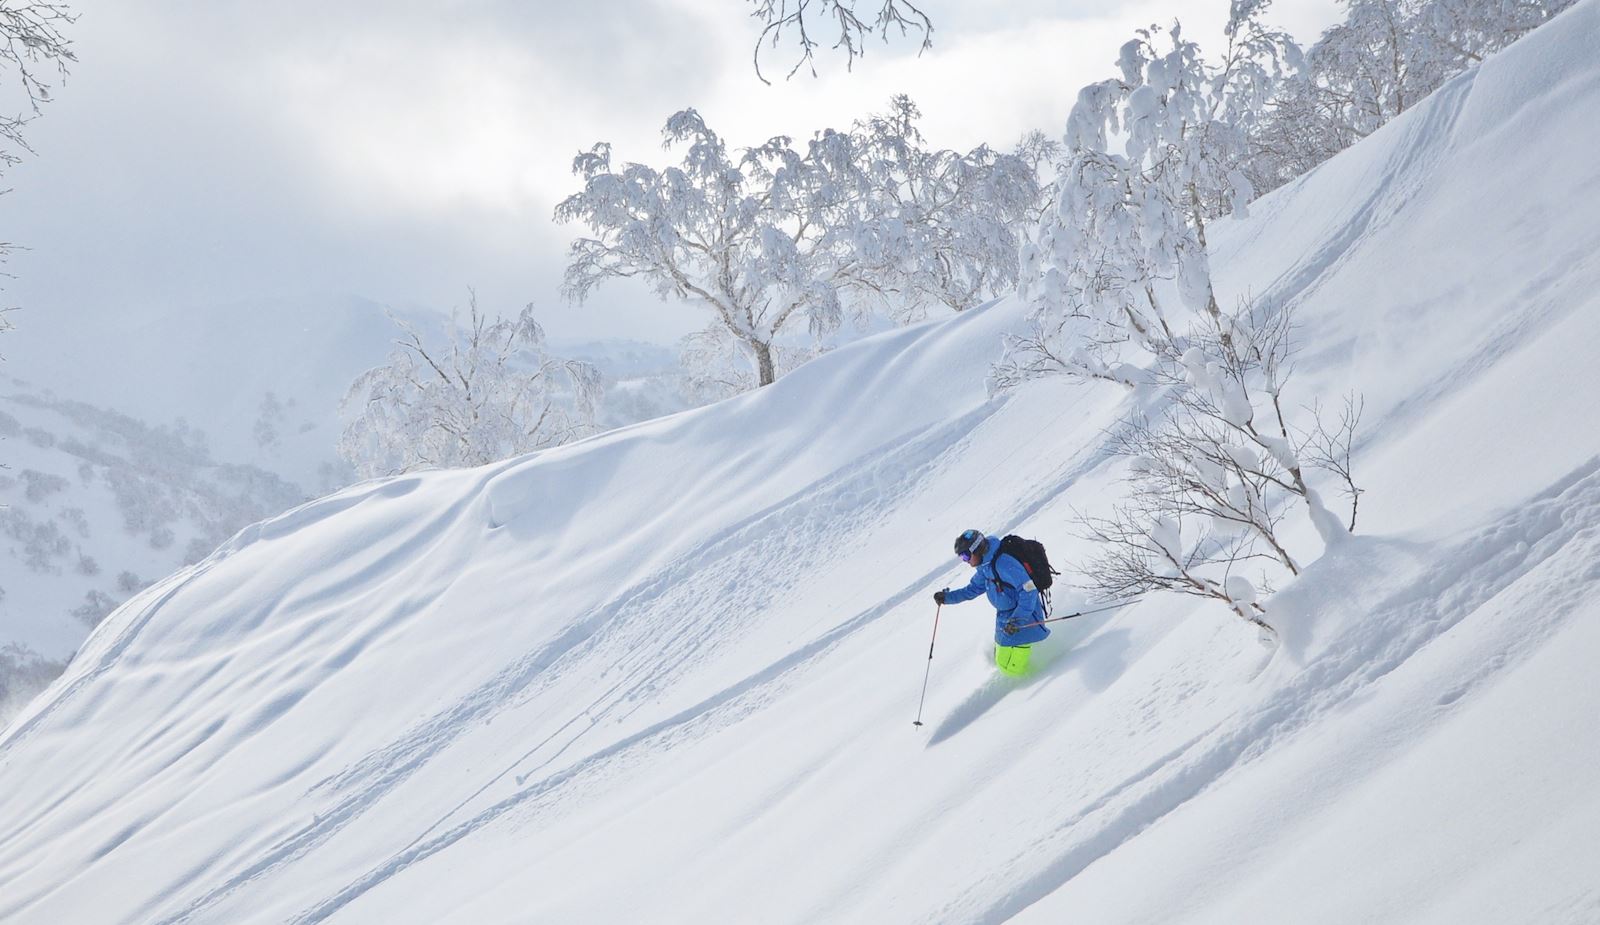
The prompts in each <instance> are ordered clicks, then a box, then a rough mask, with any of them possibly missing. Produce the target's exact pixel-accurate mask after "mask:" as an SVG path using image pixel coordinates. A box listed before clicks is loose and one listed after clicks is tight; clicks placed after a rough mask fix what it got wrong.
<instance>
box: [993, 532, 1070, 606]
mask: <svg viewBox="0 0 1600 925" xmlns="http://www.w3.org/2000/svg"><path fill="white" fill-rule="evenodd" d="M1001 556H1010V557H1011V558H1013V559H1015V560H1017V561H1018V562H1020V563H1022V567H1023V568H1024V569H1026V570H1027V572H1028V577H1029V578H1032V579H1033V586H1034V587H1035V588H1038V589H1039V591H1040V593H1041V594H1042V593H1043V592H1045V591H1049V590H1050V586H1051V585H1052V584H1054V583H1055V576H1057V575H1059V574H1061V573H1060V572H1058V571H1056V570H1055V569H1053V568H1051V567H1050V558H1049V557H1048V556H1046V555H1045V554H1044V544H1043V543H1041V542H1039V541H1038V540H1025V539H1023V538H1022V537H1020V536H1015V535H1010V536H1007V537H1006V538H1005V539H1003V540H1001V541H1000V551H999V552H998V553H996V554H995V557H994V559H993V560H991V561H990V564H989V567H990V568H992V569H994V583H995V584H997V585H999V586H1001V587H1002V588H1003V587H1005V582H1003V581H1001V580H1000V557H1001ZM1046 600H1048V597H1047V598H1046Z"/></svg>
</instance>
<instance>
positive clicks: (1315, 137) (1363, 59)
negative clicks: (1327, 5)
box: [1245, 0, 1575, 192]
mask: <svg viewBox="0 0 1600 925" xmlns="http://www.w3.org/2000/svg"><path fill="white" fill-rule="evenodd" d="M1573 2H1575V0H1343V5H1344V7H1345V17H1344V19H1343V21H1341V22H1339V23H1337V24H1336V25H1334V26H1333V27H1331V28H1329V29H1328V30H1327V31H1326V32H1324V33H1323V35H1322V38H1321V39H1320V40H1319V41H1318V42H1317V43H1316V44H1315V45H1314V46H1312V48H1311V50H1310V52H1308V53H1307V55H1306V67H1305V69H1304V71H1303V72H1302V73H1301V75H1299V77H1298V79H1295V80H1289V81H1285V82H1284V83H1283V84H1282V85H1281V86H1280V87H1279V88H1278V92H1277V96H1276V98H1275V99H1274V101H1273V104H1272V106H1271V107H1270V108H1269V109H1268V110H1267V112H1266V113H1265V114H1264V117H1263V119H1262V120H1261V121H1260V122H1259V123H1258V125H1257V126H1256V127H1255V128H1254V129H1253V131H1252V146H1253V149H1254V150H1253V153H1252V156H1251V158H1250V160H1249V162H1248V163H1247V165H1246V167H1245V172H1246V173H1247V174H1248V176H1249V177H1250V180H1251V182H1252V183H1253V184H1254V185H1255V186H1256V187H1257V188H1258V189H1259V190H1261V191H1263V192H1265V191H1266V190H1269V189H1273V188H1275V187H1277V186H1280V185H1282V184H1283V183H1286V182H1288V181H1289V180H1292V179H1294V178H1295V177H1297V176H1300V175H1301V174H1303V173H1305V172H1306V171H1308V170H1310V169H1311V168H1313V167H1315V166H1316V165H1317V164H1320V163H1321V162H1323V161H1324V160H1327V159H1328V158H1330V157H1332V156H1333V155H1335V154H1337V153H1339V152H1340V151H1342V150H1344V149H1345V148H1347V147H1349V146H1350V145H1352V144H1354V143H1355V142H1357V141H1359V140H1361V139H1362V138H1365V137H1366V136H1368V135H1370V134H1372V133H1373V132H1375V131H1377V130H1378V129H1379V128H1380V127H1382V126H1383V125H1384V123H1386V122H1388V121H1389V120H1390V119H1393V118H1394V117H1395V116H1398V115H1400V114H1401V113H1402V112H1404V111H1406V110H1407V109H1410V108H1411V107H1412V106H1414V105H1416V104H1417V103H1418V102H1420V101H1421V100H1422V99H1423V98H1425V97H1426V96H1427V95H1428V94H1430V93H1432V92H1433V91H1434V90H1436V89H1438V87H1440V86H1441V85H1442V84H1443V83H1444V82H1445V81H1446V80H1449V79H1450V78H1451V77H1452V76H1454V75H1456V74H1458V73H1460V72H1461V71H1463V70H1465V69H1466V68H1468V67H1470V66H1472V65H1474V64H1476V63H1477V62H1479V61H1481V60H1483V58H1484V56H1485V55H1488V54H1491V53H1493V52H1495V51H1498V50H1500V49H1501V48H1504V47H1506V46H1507V45H1509V44H1511V43H1512V42H1514V41H1516V40H1517V39H1518V38H1520V37H1521V36H1523V35H1525V34H1527V33H1528V32H1529V31H1531V30H1533V29H1534V28H1536V27H1538V26H1539V25H1542V24H1543V23H1545V22H1547V21H1549V19H1550V18H1551V17H1553V16H1555V15H1556V14H1557V13H1560V12H1561V11H1562V10H1564V9H1566V8H1567V7H1569V6H1571V5H1572V4H1573Z"/></svg>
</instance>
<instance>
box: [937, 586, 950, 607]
mask: <svg viewBox="0 0 1600 925" xmlns="http://www.w3.org/2000/svg"><path fill="white" fill-rule="evenodd" d="M949 590H950V589H949V588H944V589H942V590H939V591H935V592H933V602H934V603H935V604H939V605H940V606H943V605H944V593H945V591H949Z"/></svg>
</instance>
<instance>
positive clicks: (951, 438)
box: [0, 0, 1600, 923]
mask: <svg viewBox="0 0 1600 925" xmlns="http://www.w3.org/2000/svg"><path fill="white" fill-rule="evenodd" d="M1596 34H1600V0H1585V2H1584V3H1582V4H1580V5H1579V6H1577V7H1575V8H1574V9H1572V10H1571V11H1569V12H1568V13H1566V14H1564V15H1563V16H1562V17H1561V18H1560V19H1558V20H1557V21H1556V22H1554V23H1552V24H1551V25H1549V26H1547V27H1545V28H1543V29H1541V30H1540V31H1539V32H1537V33H1535V34H1534V35H1532V36H1531V37H1529V38H1527V39H1525V40H1523V41H1522V42H1520V43H1518V44H1517V45H1516V46H1514V47H1512V48H1511V49H1510V50H1509V51H1508V52H1506V53H1504V54H1502V55H1500V56H1498V57H1496V58H1494V59H1492V60H1490V61H1488V62H1486V63H1485V64H1484V65H1483V66H1482V67H1481V68H1480V69H1479V70H1478V71H1476V72H1473V73H1470V74H1467V75H1463V77H1461V78H1460V79H1458V80H1456V81H1454V82H1452V83H1451V84H1450V85H1449V86H1447V87H1446V88H1444V89H1443V90H1442V91H1441V92H1440V93H1439V94H1437V95H1436V96H1435V97H1434V98H1433V99H1430V100H1429V101H1427V102H1426V103H1425V104H1424V105H1422V106H1419V107H1417V108H1416V109H1414V110H1413V111H1412V112H1410V113H1409V114H1408V115H1407V116H1405V117H1403V118H1401V119H1399V120H1397V121H1396V122H1394V123H1392V124H1391V125H1389V126H1388V127H1387V128H1386V129H1384V130H1383V131H1382V132H1380V133H1379V134H1378V135H1376V136H1374V137H1373V138H1371V139H1369V140H1368V141H1367V142H1364V143H1363V144H1361V145H1359V146H1357V147H1356V148H1354V149H1352V150H1350V151H1348V152H1346V153H1345V154H1343V155H1341V156H1340V157H1338V158H1336V159H1334V160H1333V161H1332V162H1330V163H1329V164H1327V165H1325V167H1324V168H1322V169H1320V170H1319V171H1317V172H1316V173H1315V174H1314V175H1312V176H1310V177H1307V178H1305V179H1303V180H1302V181H1300V182H1298V183H1296V184H1294V185H1292V186H1290V187H1288V188H1286V189H1284V190H1282V191H1280V192H1278V193H1276V194H1274V196H1272V197H1270V198H1269V199H1268V200H1267V201H1266V202H1263V203H1261V204H1260V206H1259V207H1258V208H1257V209H1256V213H1255V215H1254V217H1253V218H1252V219H1251V220H1250V221H1248V222H1245V223H1241V224H1240V225H1238V226H1237V227H1232V228H1228V229H1226V230H1225V231H1224V232H1223V234H1222V235H1221V238H1220V239H1219V243H1218V247H1219V250H1220V252H1221V253H1220V258H1219V261H1218V270H1219V273H1220V274H1221V278H1222V279H1223V281H1224V282H1225V283H1226V285H1227V287H1228V288H1229V289H1230V290H1232V291H1234V292H1236V293H1242V292H1246V291H1248V292H1253V293H1254V294H1255V295H1256V296H1257V297H1259V298H1261V299H1263V300H1272V301H1274V302H1290V303H1293V304H1294V305H1295V306H1296V308H1297V317H1298V319H1299V322H1300V324H1301V326H1302V327H1301V331H1300V343H1301V344H1302V345H1303V349H1302V353H1301V356H1300V368H1299V373H1298V375H1297V377H1296V379H1295V380H1294V384H1295V386H1296V387H1297V388H1298V389H1300V390H1301V392H1300V394H1301V395H1303V396H1305V397H1307V398H1309V397H1311V396H1313V395H1317V394H1321V395H1323V396H1325V397H1333V396H1337V395H1338V394H1339V393H1340V392H1341V391H1342V390H1343V389H1345V388H1348V387H1351V386H1355V387H1359V388H1361V389H1363V390H1364V391H1365V393H1366V396H1367V422H1368V424H1367V427H1366V429H1365V431H1364V434H1365V437H1364V440H1363V443H1362V445H1361V447H1360V448H1359V450H1360V458H1359V461H1358V465H1359V466H1360V470H1359V472H1358V476H1359V478H1360V480H1361V482H1362V484H1363V487H1365V488H1366V489H1368V494H1367V495H1366V496H1364V498H1363V503H1362V508H1361V511H1362V513H1361V518H1362V520H1361V524H1362V532H1361V535H1360V536H1359V537H1358V538H1357V539H1356V540H1355V541H1354V542H1352V543H1350V544H1349V545H1348V547H1347V548H1342V549H1340V550H1338V551H1337V552H1336V553H1334V554H1332V555H1329V556H1326V557H1324V558H1322V559H1321V560H1319V561H1317V562H1316V563H1315V564H1314V565H1313V566H1312V567H1311V568H1310V569H1309V570H1308V571H1307V573H1306V575H1305V576H1304V577H1303V578H1302V579H1301V580H1299V581H1298V582H1296V583H1295V584H1294V585H1293V586H1291V587H1289V588H1287V589H1286V590H1284V591H1282V592H1280V593H1279V594H1278V595H1276V596H1275V597H1274V598H1273V599H1272V600H1271V601H1270V602H1269V606H1270V608H1271V610H1272V613H1273V615H1274V619H1275V620H1276V621H1277V622H1278V623H1279V624H1280V625H1281V626H1282V629H1283V632H1284V641H1283V645H1282V646H1281V647H1280V648H1279V649H1278V650H1277V651H1276V652H1275V653H1268V652H1265V651H1263V650H1262V649H1261V648H1260V647H1259V646H1257V645H1256V643H1255V640H1254V635H1253V633H1251V632H1248V631H1247V630H1246V628H1245V627H1244V626H1243V625H1242V624H1241V623H1240V621H1238V620H1237V619H1236V618H1233V617H1230V616H1229V615H1228V614H1227V613H1226V612H1224V611H1222V610H1221V609H1220V608H1214V607H1210V606H1205V605H1198V604H1195V603H1193V602H1191V601H1189V600H1174V599H1169V598H1151V599H1147V600H1145V601H1143V602H1141V603H1139V604H1137V605H1135V606H1131V607H1128V608H1125V609H1123V610H1121V611H1118V612H1114V613H1109V614H1103V615H1096V616H1093V617H1086V618H1081V619H1079V620H1075V621H1071V622H1068V623H1065V624H1062V627H1063V628H1062V629H1060V630H1058V632H1057V633H1056V634H1055V635H1054V636H1053V637H1052V640H1051V641H1050V643H1048V644H1046V645H1045V646H1044V647H1042V650H1041V652H1040V655H1039V657H1038V661H1039V662H1040V663H1041V664H1040V665H1039V670H1038V672H1037V673H1036V674H1035V676H1033V677H1031V678H1029V679H1026V680H1025V681H1023V682H1021V683H1012V682H1006V681H1003V680H1000V679H997V678H996V677H995V676H994V672H993V669H992V667H990V666H989V665H988V664H987V659H988V655H989V647H990V632H991V625H992V624H991V621H990V619H989V615H988V613H987V612H985V611H984V609H983V607H982V605H981V604H976V603H974V604H968V605H965V606H962V607H947V608H944V611H943V614H942V617H941V624H940V626H939V630H938V645H937V649H936V652H935V658H934V661H933V662H932V664H931V666H930V665H929V663H928V660H927V652H926V644H927V642H928V639H929V633H930V631H931V630H932V629H933V626H932V621H933V616H934V614H933V605H932V602H931V600H930V598H929V593H930V592H931V591H932V590H933V589H935V588H938V587H942V586H944V585H947V584H953V583H955V582H958V581H961V580H963V579H964V575H963V574H962V572H963V571H964V567H962V566H960V565H959V563H956V562H954V561H953V560H952V559H951V557H950V555H949V552H948V550H949V543H950V540H951V538H952V537H954V535H955V534H956V533H957V532H959V531H960V530H961V529H962V528H965V527H968V526H983V527H986V528H988V529H990V530H991V531H999V530H1008V529H1015V530H1019V531H1022V532H1026V533H1029V534H1033V535H1037V536H1039V537H1041V538H1043V539H1044V540H1045V541H1046V542H1047V543H1049V544H1050V547H1051V550H1052V553H1053V556H1054V557H1055V558H1059V559H1063V560H1066V561H1068V562H1070V561H1072V560H1073V559H1075V558H1078V557H1080V556H1082V555H1083V554H1084V553H1085V552H1086V550H1085V547H1084V546H1083V544H1082V543H1081V542H1080V541H1077V540H1074V539H1073V538H1072V537H1071V535H1070V532H1069V527H1068V523H1069V519H1070V512H1071V510H1072V509H1073V508H1094V507H1096V506H1098V505H1101V504H1103V503H1104V497H1105V491H1106V489H1107V487H1108V485H1109V484H1110V483H1111V482H1113V481H1114V480H1115V478H1116V475H1117V473H1116V471H1115V470H1114V468H1113V467H1111V466H1108V465H1107V463H1106V456H1105V453H1104V449H1103V441H1104V439H1105V438H1104V430H1105V429H1106V428H1108V427H1111V426H1113V425H1114V424H1115V422H1116V421H1117V420H1118V418H1119V415H1120V414H1121V413H1122V412H1124V411H1125V410H1126V407H1125V403H1127V402H1130V401H1134V400H1142V399H1134V398H1130V397H1129V396H1126V395H1123V394H1121V393H1119V392H1116V391H1114V390H1109V389H1104V388H1094V387H1077V386H1070V385H1066V384H1063V383H1058V382H1049V383H1040V384H1037V385H1035V386H1032V387H1030V388H1027V389H1024V390H1022V391H1020V392H1018V393H1016V394H1014V395H1011V396H1009V397H1005V398H999V399H990V398H987V397H986V392H985V387H984V380H985V377H986V374H987V372H988V364H989V363H990V361H991V360H992V359H993V358H994V355H995V352H996V349H997V345H998V339H999V335H1000V333H1001V332H1002V331H1003V330H1005V329H1006V328H1008V327H1010V326H1013V325H1016V324H1017V323H1018V321H1019V317H1020V310H1019V308H1018V307H1017V306H1016V305H1015V304H1013V303H1010V302H1001V303H998V304H996V305H993V306H991V307H989V308H986V309H984V310H980V311H975V312H970V313H967V314H965V315H963V316H960V317H958V318H955V319H953V320H951V321H948V322H944V323H937V324H931V325H924V326H921V327H918V328H914V329H909V330H904V331H895V332H889V333H887V334H884V335H880V336H877V337H874V338H871V339H868V340H865V341H861V342H859V343H856V344H852V345H850V346H847V347H845V348H843V349H841V350H839V351H837V352H835V353H833V354H830V355H828V356H825V357H823V358H822V359H820V360H818V361H816V362H813V363H811V364H809V365H807V366H806V367H804V368H802V369H801V370H799V371H797V372H796V373H794V374H792V375H790V376H788V377H786V378H784V379H783V380H781V381H780V382H779V383H778V384H777V385H775V386H773V387H770V388H768V389H764V390H762V391H761V392H760V393H757V394H752V395H747V396H744V397H741V398H739V399H735V400H732V401H729V402H725V403H723V404H720V405H716V406H713V407H710V408H705V409H700V410H698V411H693V412H688V413H685V414H681V415H678V416H675V417H672V418H668V419H665V420H661V421H656V422H652V423H649V424H643V425H638V426H635V427H631V428H627V429H624V430H621V431H617V432H613V433H610V434H607V435H604V436H602V437H598V438H595V439H592V440H589V441H586V442H584V443H582V444H578V445H574V446H569V447H564V448H561V449H559V450H555V451H551V452H547V453H543V454H540V455H538V456H535V457H530V458H526V459H522V460H515V461H511V462H507V463H504V464H501V465H497V466H491V467H487V468H484V469H480V470H472V471H463V472H450V473H438V474H432V475H427V476H421V477H411V478H402V479H397V480H393V481H387V482H376V483H368V484H363V485H360V486H355V487H353V488H350V489H347V490H345V491H343V492H340V493H338V494H335V495H332V496H330V497H328V498H325V499H322V500H320V501H317V502H315V503H312V504H309V505H306V506H304V507H301V508H299V509H297V510H295V511H293V512H290V513H288V514H286V515H284V516H282V517H279V518H276V519H274V520H270V521H267V522H264V523H262V524H259V525H257V526H255V527H252V528H250V529H248V530H246V531H244V532H243V533H242V534H240V535H239V536H238V537H236V538H234V539H233V540H232V541H231V542H229V543H228V544H226V545H225V546H224V547H223V548H222V549H220V550H219V551H218V552H217V553H216V554H215V555H213V556H211V557H210V558H208V559H206V560H205V561H203V562H201V563H200V564H198V565H197V566H195V567H194V568H192V569H189V570H187V571H185V572H182V573H179V574H177V575H174V576H172V577H171V578H169V579H168V580H166V581H163V582H160V583H158V584H157V585H156V586H154V587H152V588H150V589H148V590H146V591H145V592H143V593H142V594H140V595H139V596H138V597H137V598H136V599H134V600H133V601H131V602H130V603H129V604H128V605H126V606H125V607H123V608H122V609H121V610H119V611H118V612H117V613H116V614H114V615H113V616H112V617H111V618H109V619H108V620H107V621H106V622H105V623H104V624H103V625H102V626H101V627H100V629H99V630H98V631H97V632H96V634H95V635H94V636H93V637H92V638H91V640H90V641H89V643H88V644H87V645H86V646H85V648H84V649H83V651H82V652H81V653H80V654H79V656H78V658H77V659H76V660H75V661H74V663H73V664H72V666H71V667H70V668H69V669H68V671H67V673H66V675H65V676H64V677H63V678H62V679H61V680H60V682H58V683H57V684H56V685H55V687H53V688H52V689H51V690H50V691H49V692H48V693H47V694H46V695H45V696H43V697H42V698H40V699H39V700H38V701H36V702H35V703H34V704H33V705H32V707H31V708H30V709H29V710H28V711H27V712H26V713H25V714H24V715H23V716H21V717H19V719H18V720H17V721H16V722H15V723H14V724H13V725H12V726H11V727H10V728H9V729H8V730H7V731H6V732H5V733H4V736H3V738H0V920H5V921H7V922H11V921H16V922H39V923H45V922H64V921H67V922H183V921H191V922H230V923H232V922H263V923H265V922H314V921H324V920H330V919H331V920H336V921H348V922H461V923H482V922H514V921H606V922H613V921H615V922H623V921H651V922H704V921H764V922H768V921H769V922H821V921H829V922H831V921H870V922H885V921H894V922H900V921H940V922H997V921H1002V920H1006V919H1009V918H1013V917H1015V918H1018V919H1019V920H1022V921H1040V922H1056V921H1062V920H1068V919H1070V920H1077V921H1090V922H1097V923H1098V922H1188V921H1215V922H1240V921H1245V922H1296V923H1302V922H1330V923H1333V922H1339V923H1344V922H1350V921H1437V922H1451V923H1459V922H1496V923H1499V922H1508V921H1527V922H1589V921H1594V920H1595V919H1596V918H1597V917H1600V876H1597V875H1596V874H1595V873H1594V871H1595V870H1597V869H1600V850H1597V849H1596V848H1595V847H1594V840H1593V838H1592V837H1590V833H1592V832H1593V831H1594V830H1595V828H1596V827H1597V825H1600V791H1597V790H1595V789H1594V788H1593V786H1592V785H1591V783H1590V781H1591V779H1592V773H1593V768H1594V767H1595V766H1596V761H1597V759H1600V732H1597V731H1596V729H1595V728H1594V723H1593V717H1594V716H1595V715H1596V710H1597V708H1600V694H1597V693H1596V691H1595V686H1594V685H1593V684H1590V683H1586V681H1585V673H1586V671H1587V669H1588V667H1589V664H1590V663H1591V662H1592V661H1593V660H1594V657H1595V654H1596V653H1597V651H1600V630H1597V629H1596V627H1597V626H1600V621H1597V620H1596V619H1595V618H1596V617H1600V603H1597V602H1600V595H1597V593H1596V592H1597V591H1600V570H1597V569H1596V567H1595V564H1594V563H1595V562H1597V561H1600V432H1597V431H1596V430H1595V429H1594V428H1593V427H1592V426H1591V425H1590V424H1589V423H1588V422H1589V421H1590V417H1591V416H1590V409H1591V408H1592V407H1594V405H1595V403H1596V400H1597V398H1600V375H1597V373H1596V372H1595V371H1594V369H1593V365H1594V364H1593V363H1592V362H1591V358H1592V356H1593V355H1594V354H1595V352H1596V349H1597V348H1600V294H1597V293H1600V258H1597V257H1596V256H1595V255H1596V254H1597V253H1600V224H1597V223H1596V222H1594V220H1593V218H1592V216H1593V214H1594V213H1595V210H1596V207H1600V166H1597V162H1596V159H1595V158H1593V157H1592V153H1591V152H1592V151H1593V150H1594V148H1595V146H1596V142H1600V137H1597V136H1600V130H1597V129H1596V128H1595V125H1596V120H1595V118H1594V114H1595V113H1596V112H1597V111H1600V61H1597V60H1596V57H1595V56H1594V55H1593V49H1592V45H1593V42H1592V38H1593V36H1594V35H1596ZM1058 603H1059V602H1058ZM928 667H931V671H932V675H931V683H930V685H929V688H928V697H927V707H926V711H925V715H924V718H925V720H926V721H927V725H926V726H924V727H923V728H922V729H916V728H913V727H912V725H911V722H910V721H911V719H912V718H913V716H914V715H915V711H916V708H917V698H918V694H919V692H920V687H921V682H922V677H923V671H924V669H925V668H928Z"/></svg>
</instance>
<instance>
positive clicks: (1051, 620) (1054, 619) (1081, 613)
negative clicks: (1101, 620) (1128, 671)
mask: <svg viewBox="0 0 1600 925" xmlns="http://www.w3.org/2000/svg"><path fill="white" fill-rule="evenodd" d="M1135 600H1138V598H1133V599H1132V600H1126V601H1122V602H1121V603H1117V604H1111V605H1109V606H1106V607H1097V608H1095V609H1094V610H1080V611H1078V612H1077V613H1069V614H1067V615H1066V616H1064V617H1050V618H1049V619H1045V620H1036V621H1034V622H1032V623H1024V624H1022V625H1021V626H1019V627H1017V629H1019V630H1020V629H1026V628H1028V627H1030V626H1043V625H1045V624H1046V623H1059V622H1061V621H1062V620H1071V619H1072V618H1073V617H1087V616H1088V615H1090V614H1092V613H1105V612H1106V611H1108V610H1116V609H1117V608H1119V607H1126V606H1128V605H1129V604H1131V603H1133V602H1134V601H1135Z"/></svg>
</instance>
